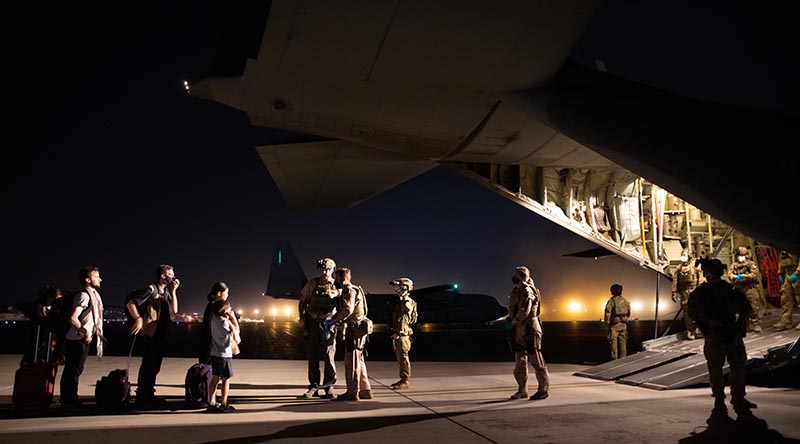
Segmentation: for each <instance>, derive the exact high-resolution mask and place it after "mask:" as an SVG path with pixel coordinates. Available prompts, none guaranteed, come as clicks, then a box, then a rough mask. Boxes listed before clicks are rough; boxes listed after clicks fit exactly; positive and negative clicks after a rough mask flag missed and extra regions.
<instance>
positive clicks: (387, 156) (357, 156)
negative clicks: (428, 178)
mask: <svg viewBox="0 0 800 444" xmlns="http://www.w3.org/2000/svg"><path fill="white" fill-rule="evenodd" d="M257 150H258V154H259V155H260V156H261V160H262V161H263V162H264V165H265V166H266V167H267V169H268V170H269V173H270V175H272V178H273V179H274V180H275V184H276V185H277V186H278V188H279V189H280V191H281V193H282V194H283V196H284V197H285V198H286V200H287V202H288V203H289V204H290V205H293V206H299V207H326V208H343V207H350V206H353V205H355V204H357V203H360V202H363V201H364V200H366V199H369V198H370V197H372V196H374V195H376V194H379V193H382V192H384V191H386V190H388V189H389V188H392V187H394V186H396V185H399V184H401V183H403V182H405V181H407V180H409V179H411V178H413V177H415V176H417V175H419V174H422V173H424V172H425V171H428V170H429V169H431V168H433V167H435V166H436V165H437V164H436V162H433V161H431V160H428V159H419V158H410V157H407V156H402V155H399V154H394V153H390V152H385V151H381V150H378V149H375V148H370V147H367V146H363V145H359V144H357V143H353V142H345V141H341V140H324V141H315V142H305V143H292V144H280V145H267V146H259V147H257Z"/></svg>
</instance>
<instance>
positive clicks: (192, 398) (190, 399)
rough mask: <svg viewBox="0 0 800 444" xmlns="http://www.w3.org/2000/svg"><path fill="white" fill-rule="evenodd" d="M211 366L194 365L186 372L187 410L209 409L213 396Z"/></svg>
mask: <svg viewBox="0 0 800 444" xmlns="http://www.w3.org/2000/svg"><path fill="white" fill-rule="evenodd" d="M211 378H212V374H211V364H203V363H201V362H198V363H195V364H193V365H192V366H191V367H189V370H187V371H186V381H185V387H186V395H185V397H184V398H185V401H186V408H189V409H201V408H202V409H204V408H206V407H208V399H209V398H210V395H211Z"/></svg>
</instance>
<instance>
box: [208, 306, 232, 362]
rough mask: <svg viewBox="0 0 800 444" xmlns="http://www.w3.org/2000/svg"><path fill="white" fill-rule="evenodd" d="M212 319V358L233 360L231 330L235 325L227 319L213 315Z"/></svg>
mask: <svg viewBox="0 0 800 444" xmlns="http://www.w3.org/2000/svg"><path fill="white" fill-rule="evenodd" d="M212 316H213V317H212V318H211V356H218V357H220V358H232V357H233V350H232V349H231V334H230V332H231V329H232V328H233V325H232V324H231V321H230V319H228V318H227V317H224V318H223V317H220V316H218V315H212Z"/></svg>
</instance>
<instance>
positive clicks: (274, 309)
mask: <svg viewBox="0 0 800 444" xmlns="http://www.w3.org/2000/svg"><path fill="white" fill-rule="evenodd" d="M269 314H270V315H271V316H278V309H277V308H275V307H272V308H270V309H269Z"/></svg>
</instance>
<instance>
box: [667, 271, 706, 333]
mask: <svg viewBox="0 0 800 444" xmlns="http://www.w3.org/2000/svg"><path fill="white" fill-rule="evenodd" d="M701 283H703V274H702V273H701V272H700V270H698V269H697V266H696V265H695V263H694V261H693V260H689V261H686V262H683V263H681V264H680V265H678V266H677V267H676V268H675V270H674V271H673V272H672V300H673V301H674V302H678V300H680V303H681V311H683V323H684V325H685V326H686V332H687V333H686V334H687V337H688V338H689V339H694V329H695V325H694V321H693V320H692V317H691V316H690V315H689V310H688V306H689V295H690V294H691V293H692V292H693V291H694V289H695V288H697V286H698V285H700V284H701Z"/></svg>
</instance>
